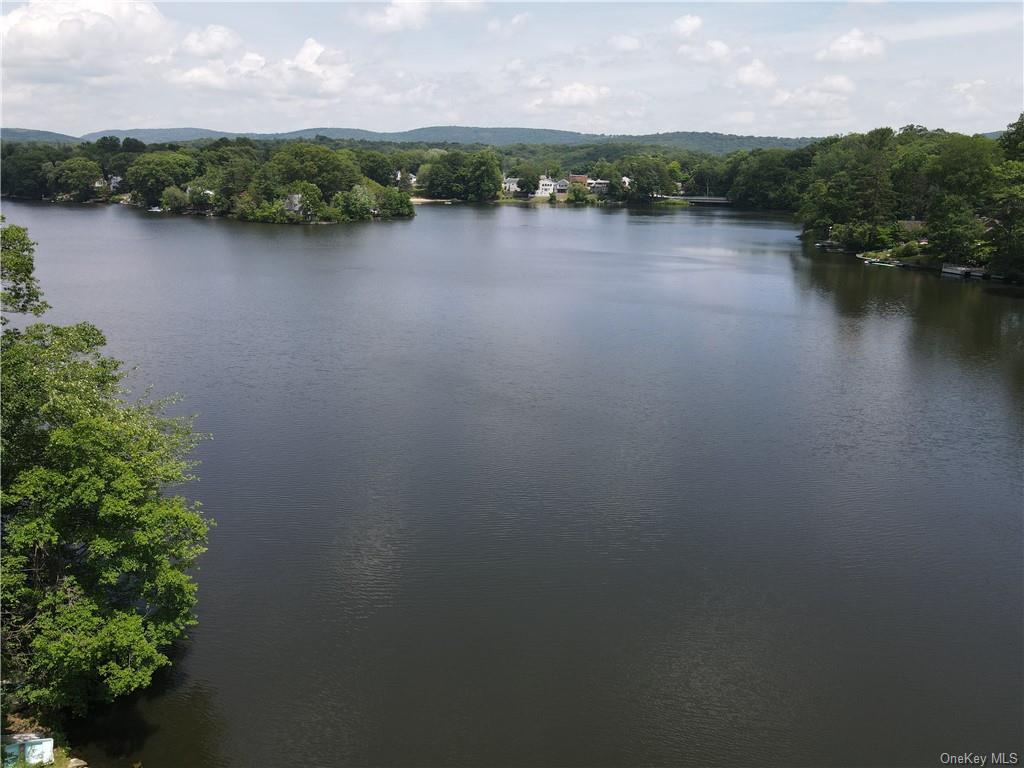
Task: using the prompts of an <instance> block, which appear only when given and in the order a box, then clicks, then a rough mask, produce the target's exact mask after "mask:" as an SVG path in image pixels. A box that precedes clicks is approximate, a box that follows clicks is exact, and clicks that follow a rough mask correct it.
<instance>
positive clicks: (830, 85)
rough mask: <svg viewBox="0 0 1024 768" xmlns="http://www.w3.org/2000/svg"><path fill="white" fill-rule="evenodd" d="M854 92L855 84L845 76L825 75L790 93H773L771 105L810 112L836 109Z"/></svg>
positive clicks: (782, 91) (780, 90) (782, 90)
mask: <svg viewBox="0 0 1024 768" xmlns="http://www.w3.org/2000/svg"><path fill="white" fill-rule="evenodd" d="M856 90H857V86H856V84H855V83H854V82H853V80H851V79H850V78H849V77H847V76H846V75H826V76H825V77H822V78H820V79H818V80H814V81H812V82H810V83H805V84H804V85H801V86H800V87H798V88H796V89H794V90H792V91H787V90H784V89H779V90H777V91H775V94H774V96H773V97H772V104H774V105H775V106H783V105H788V106H791V107H802V108H806V109H812V110H813V109H821V108H824V107H828V108H831V109H836V108H839V107H843V106H845V105H846V103H847V101H848V96H849V95H850V94H851V93H853V92H854V91H856Z"/></svg>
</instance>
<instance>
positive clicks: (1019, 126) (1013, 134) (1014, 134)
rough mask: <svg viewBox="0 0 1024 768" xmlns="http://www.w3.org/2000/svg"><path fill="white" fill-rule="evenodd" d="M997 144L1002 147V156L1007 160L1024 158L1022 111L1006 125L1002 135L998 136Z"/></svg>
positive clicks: (1023, 120)
mask: <svg viewBox="0 0 1024 768" xmlns="http://www.w3.org/2000/svg"><path fill="white" fill-rule="evenodd" d="M999 146H1000V147H1002V148H1003V156H1004V157H1005V158H1006V159H1007V160H1024V112H1021V114H1020V117H1018V118H1017V119H1016V120H1014V121H1013V122H1012V123H1010V124H1009V125H1008V126H1006V130H1005V131H1003V135H1002V136H1000V137H999Z"/></svg>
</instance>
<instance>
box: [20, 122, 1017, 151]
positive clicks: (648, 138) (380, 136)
mask: <svg viewBox="0 0 1024 768" xmlns="http://www.w3.org/2000/svg"><path fill="white" fill-rule="evenodd" d="M1001 133H1002V131H992V132H989V133H985V134H982V135H984V136H987V137H990V138H997V137H998V136H999V135H1000V134H1001ZM101 136H117V137H118V138H121V139H124V138H126V137H131V138H134V139H139V140H140V141H144V142H146V143H148V144H154V143H167V142H187V141H202V140H216V139H220V138H227V139H233V138H240V137H245V138H250V139H256V140H262V141H274V140H277V141H287V140H296V139H313V138H315V137H317V136H325V137H327V138H329V139H338V140H352V141H376V142H393V143H424V144H476V145H479V144H484V145H491V146H511V145H516V144H555V145H585V144H638V145H647V146H663V147H670V148H673V149H685V150H692V151H696V152H708V153H711V154H728V153H729V152H734V151H737V150H745V149H746V150H749V149H776V148H778V149H798V148H799V147H803V146H806V145H808V144H810V143H812V142H815V141H818V140H819V139H820V138H821V137H809V136H800V137H786V136H754V135H744V134H733V133H719V132H715V131H669V132H664V133H647V134H604V133H581V132H577V131H566V130H561V129H557V128H516V127H480V126H461V125H433V126H424V127H422V128H413V129H411V130H407V131H369V130H365V129H363V128H332V127H319V128H300V129H297V130H294V131H284V132H280V133H258V132H252V131H250V132H244V131H239V132H233V131H217V130H213V129H210V128H192V127H180V128H110V129H107V130H103V131H92V132H90V133H86V134H84V135H82V136H71V135H69V134H64V133H56V132H53V131H41V130H35V129H31V128H0V141H10V142H18V141H21V142H28V141H36V142H41V143H49V144H77V143H80V142H84V141H95V140H96V139H98V138H100V137H101Z"/></svg>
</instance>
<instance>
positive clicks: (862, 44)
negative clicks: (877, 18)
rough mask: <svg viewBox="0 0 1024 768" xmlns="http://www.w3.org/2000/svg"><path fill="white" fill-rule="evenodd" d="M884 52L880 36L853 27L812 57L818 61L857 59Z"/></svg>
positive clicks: (879, 54)
mask: <svg viewBox="0 0 1024 768" xmlns="http://www.w3.org/2000/svg"><path fill="white" fill-rule="evenodd" d="M884 53H885V43H884V42H882V39H881V38H880V37H869V36H868V35H866V34H864V32H862V31H861V30H859V29H857V28H856V27H854V28H853V29H851V30H850V31H849V32H847V33H846V34H845V35H840V36H839V37H837V38H836V39H835V40H833V41H832V42H831V43H829V44H828V46H827V47H826V48H823V49H822V50H820V51H818V52H817V53H816V54H815V55H814V58H816V59H817V60H818V61H859V60H860V59H867V58H871V57H874V56H881V55H882V54H884Z"/></svg>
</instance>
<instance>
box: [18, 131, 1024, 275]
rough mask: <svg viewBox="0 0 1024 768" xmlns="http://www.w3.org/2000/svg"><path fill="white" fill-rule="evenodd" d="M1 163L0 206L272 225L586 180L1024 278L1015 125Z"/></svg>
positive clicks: (605, 190) (93, 150)
mask: <svg viewBox="0 0 1024 768" xmlns="http://www.w3.org/2000/svg"><path fill="white" fill-rule="evenodd" d="M0 152H2V166H0V192H2V193H3V194H4V195H7V196H10V197H17V198H28V199H53V200H69V201H79V202H84V201H90V200H120V201H125V202H133V203H135V204H138V205H145V206H147V207H159V208H160V209H162V210H167V211H171V212H176V213H203V214H211V215H220V216H231V217H234V218H238V219H241V220H243V221H257V222H272V223H292V222H314V221H331V222H344V221H360V220H370V219H388V218H396V217H408V216H412V215H413V214H414V210H413V206H412V200H411V198H412V196H414V195H415V196H419V197H423V198H428V199H445V200H464V201H472V202H488V201H494V200H498V199H502V198H505V199H517V198H518V199H529V198H530V195H531V194H532V193H533V192H534V191H535V190H536V189H537V185H538V181H539V180H540V179H542V178H545V177H548V178H551V179H558V178H562V177H565V176H569V177H570V178H571V177H572V176H573V175H578V176H587V177H589V178H592V179H602V180H605V181H606V182H607V183H606V184H602V185H601V187H600V188H599V189H600V191H599V192H598V193H595V192H594V191H592V189H593V188H592V189H587V188H586V187H583V186H582V185H579V184H577V185H573V188H572V189H570V190H569V191H568V194H566V195H563V196H560V197H559V198H558V199H559V200H565V201H567V202H569V203H574V204H595V203H603V202H622V203H627V204H632V205H648V204H651V203H654V202H657V201H658V200H659V199H660V198H662V197H664V196H671V195H680V194H682V195H702V196H720V197H726V198H728V199H729V200H730V201H732V202H733V204H734V205H736V206H738V207H742V208H748V209H755V210H771V211H782V212H789V213H791V214H792V215H793V216H794V217H795V219H796V220H797V221H798V222H800V223H801V224H802V225H803V227H804V230H805V232H806V233H807V234H808V235H810V236H813V237H814V238H815V239H824V240H827V241H828V242H829V243H830V244H832V245H834V246H835V247H837V248H842V249H846V250H851V251H870V252H875V255H876V256H879V257H881V258H893V259H900V260H901V261H903V262H904V263H919V264H922V265H927V264H933V265H937V264H940V263H942V262H952V263H956V264H963V265H970V266H978V267H986V268H988V269H989V270H990V271H991V272H993V273H998V274H1002V275H1005V276H1007V277H1009V278H1011V279H1018V280H1019V279H1021V278H1024V245H1022V236H1021V229H1022V223H1021V216H1022V214H1021V211H1022V209H1024V114H1022V115H1021V117H1019V118H1018V119H1017V120H1016V121H1015V122H1014V123H1011V124H1010V125H1009V126H1008V127H1007V130H1006V131H1005V132H1004V133H1003V134H1002V135H1001V136H1000V137H999V138H998V139H993V138H990V137H988V136H983V135H975V136H966V135H963V134H959V133H951V132H946V131H942V130H928V129H926V128H923V127H921V126H916V125H910V126H905V127H903V128H900V129H899V130H893V129H891V128H877V129H875V130H872V131H869V132H867V133H853V134H849V135H845V136H833V137H829V138H825V139H821V140H819V141H815V142H813V143H811V144H808V145H806V146H802V147H799V148H795V149H787V148H770V149H753V150H743V151H737V152H732V153H730V154H727V155H713V154H707V153H699V152H693V151H690V150H683V149H675V148H671V147H664V146H654V145H642V144H636V143H608V142H601V143H594V144H589V145H588V144H582V145H555V144H517V145H510V146H503V147H486V146H480V145H453V144H440V145H439V144H429V143H425V142H418V143H404V144H403V143H393V142H385V141H379V142H373V141H355V140H350V139H330V138H327V137H323V136H319V137H316V138H315V139H312V140H302V141H264V140H254V139H249V138H237V139H226V138H221V139H217V140H197V141H192V142H183V143H159V144H145V143H143V142H142V141H139V140H137V139H133V138H125V139H124V140H121V139H119V138H117V137H114V136H104V137H102V138H99V139H97V140H96V141H94V142H83V143H80V144H77V145H51V144H45V143H36V142H6V143H4V145H3V147H2V149H0ZM509 177H514V180H515V181H516V182H517V183H516V185H515V186H514V187H511V188H510V185H509V184H508V183H507V181H506V179H508V178H509ZM503 186H504V188H503Z"/></svg>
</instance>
